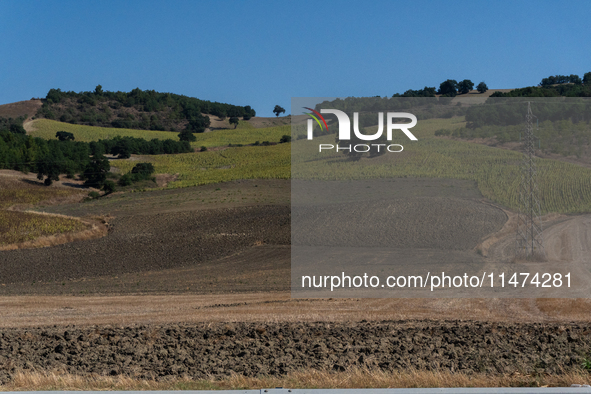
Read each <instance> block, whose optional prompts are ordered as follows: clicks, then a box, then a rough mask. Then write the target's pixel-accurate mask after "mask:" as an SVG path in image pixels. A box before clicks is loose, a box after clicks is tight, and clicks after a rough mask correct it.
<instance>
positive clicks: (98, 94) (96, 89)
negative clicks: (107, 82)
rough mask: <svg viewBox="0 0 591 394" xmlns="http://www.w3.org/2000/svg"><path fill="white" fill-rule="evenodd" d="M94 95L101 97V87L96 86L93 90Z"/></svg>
mask: <svg viewBox="0 0 591 394" xmlns="http://www.w3.org/2000/svg"><path fill="white" fill-rule="evenodd" d="M94 94H96V95H97V96H102V95H103V87H102V86H101V85H96V88H94Z"/></svg>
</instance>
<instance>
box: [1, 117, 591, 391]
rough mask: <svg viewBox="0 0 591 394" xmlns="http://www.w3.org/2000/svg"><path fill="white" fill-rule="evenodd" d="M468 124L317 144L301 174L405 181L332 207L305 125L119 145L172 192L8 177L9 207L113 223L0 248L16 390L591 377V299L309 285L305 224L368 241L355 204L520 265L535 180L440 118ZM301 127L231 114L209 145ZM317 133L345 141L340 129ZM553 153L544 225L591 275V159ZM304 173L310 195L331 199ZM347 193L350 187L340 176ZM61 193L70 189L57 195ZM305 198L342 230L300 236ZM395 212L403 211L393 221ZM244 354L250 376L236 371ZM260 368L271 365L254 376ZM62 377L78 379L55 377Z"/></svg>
mask: <svg viewBox="0 0 591 394" xmlns="http://www.w3.org/2000/svg"><path fill="white" fill-rule="evenodd" d="M38 122H42V123H35V124H42V125H50V126H51V127H54V126H55V123H57V122H54V123H50V121H46V120H43V121H38ZM463 124H464V123H463V119H462V118H452V119H446V120H427V121H422V122H421V127H420V128H418V129H417V131H416V132H417V136H418V138H419V142H420V144H416V145H413V143H405V145H404V146H405V151H404V155H396V154H393V155H384V156H381V157H377V158H371V159H368V158H362V159H361V160H359V161H358V162H356V165H355V166H351V165H350V162H349V161H347V160H346V158H345V157H344V155H341V154H338V155H337V154H334V155H330V154H329V155H328V159H326V158H324V159H323V160H324V161H323V162H322V163H321V162H320V161H314V159H316V158H315V157H314V156H312V155H310V156H305V155H301V156H298V157H299V158H300V159H301V160H302V161H301V162H298V163H296V164H298V166H297V168H296V170H295V171H294V174H293V175H294V176H295V178H296V183H295V184H296V185H297V179H304V180H309V179H322V180H337V179H341V178H340V177H342V176H343V175H344V176H345V177H347V178H348V179H353V180H360V179H367V180H370V181H371V180H372V179H377V178H389V179H390V180H391V181H392V185H391V186H392V187H391V188H390V189H388V190H387V191H384V192H383V195H377V196H374V197H375V199H374V200H372V201H366V202H365V203H364V204H365V205H363V204H359V201H346V200H343V201H339V204H340V205H338V206H335V207H332V208H330V209H329V211H330V212H328V215H327V212H326V211H323V212H316V211H309V210H298V208H297V207H295V209H294V210H293V212H292V209H291V208H292V207H291V205H290V203H291V197H292V194H291V192H292V190H291V186H292V183H291V182H290V180H289V178H290V177H291V175H292V173H291V171H292V166H291V164H292V163H291V161H290V153H291V152H292V149H293V151H294V152H298V149H299V147H298V146H299V145H298V141H294V142H293V143H292V144H277V145H271V146H244V147H230V148H226V149H218V150H213V149H211V150H209V151H207V152H195V153H191V154H179V155H166V156H165V155H163V156H133V157H132V158H131V159H129V160H112V166H113V167H114V168H115V169H116V170H118V171H119V172H121V173H125V172H129V171H130V170H131V168H132V167H133V165H134V164H135V163H136V162H138V161H141V162H144V161H145V162H151V163H153V164H154V166H155V168H156V172H157V174H160V175H161V176H164V174H167V175H166V176H170V179H171V182H170V183H169V184H168V186H167V187H168V188H167V189H163V190H150V191H143V192H125V193H114V194H112V195H110V196H107V197H104V198H100V199H98V200H94V201H89V202H85V203H80V202H78V200H79V198H80V194H81V191H82V193H86V192H88V190H86V189H81V188H80V185H79V182H77V181H76V182H75V181H72V183H71V184H67V183H69V182H68V181H66V180H65V179H64V180H63V181H62V182H61V183H59V184H58V185H57V186H58V187H50V188H46V187H42V186H40V185H38V184H37V183H36V181H35V180H34V179H33V178H34V175H33V174H29V175H27V176H24V175H23V176H21V177H19V176H16V177H15V176H12V177H10V179H8V178H9V177H4V178H2V177H0V182H5V185H8V184H11V185H13V186H11V187H4V188H2V189H0V196H2V197H1V198H0V201H4V202H2V204H3V205H2V207H3V208H8V207H9V206H13V205H14V204H15V202H18V203H20V204H28V205H29V207H28V208H29V209H33V210H34V212H35V213H27V214H26V215H37V216H35V217H36V218H38V217H41V216H39V215H38V213H46V214H51V215H63V216H60V217H59V218H61V217H67V218H74V219H64V220H74V221H76V222H77V223H81V222H80V221H83V222H85V223H91V222H92V221H98V222H99V223H100V224H101V225H103V228H104V230H105V231H104V233H102V234H101V236H100V237H99V238H94V239H87V240H76V241H74V242H69V243H64V244H60V245H55V246H51V247H46V248H37V249H18V250H8V251H0V266H1V267H2V275H1V276H0V296H1V297H0V307H1V308H2V319H1V321H0V327H3V336H2V338H1V339H0V369H1V370H2V371H4V372H1V375H0V380H1V381H5V382H6V381H10V382H11V383H10V384H12V385H17V386H7V387H19V386H18V384H19V383H18V382H29V383H23V384H24V386H20V387H31V384H32V383H30V382H33V381H34V380H35V379H38V380H37V384H36V386H35V387H46V386H43V384H44V383H42V382H50V381H51V379H54V386H50V387H54V388H55V387H72V386H67V383H65V382H70V383H71V384H73V385H74V386H76V385H82V386H84V385H86V386H84V387H105V386H100V385H101V384H107V385H108V384H111V386H108V387H114V386H113V385H116V384H117V383H116V382H114V381H112V382H111V383H108V382H107V383H105V382H106V381H105V380H104V379H107V375H109V376H111V375H112V376H113V377H112V379H115V378H116V377H119V378H120V379H131V380H130V381H128V382H127V383H122V384H127V386H126V387H127V388H130V387H140V386H141V384H139V383H138V380H139V379H148V380H149V383H146V384H148V385H152V386H150V387H161V386H157V385H158V384H160V383H156V382H155V381H152V380H150V379H156V380H162V379H163V378H164V376H168V377H170V378H171V379H173V380H174V379H176V383H175V384H179V385H182V383H180V382H183V381H184V382H189V383H187V384H193V385H194V386H185V387H201V388H207V387H238V386H239V385H240V384H243V385H244V386H248V385H250V386H253V385H257V384H264V382H271V381H273V382H275V381H277V380H273V379H294V378H293V377H294V376H295V377H296V378H295V379H296V381H297V382H298V383H296V385H299V386H305V387H310V386H309V385H310V384H312V383H310V382H314V381H315V380H314V379H318V375H314V374H326V375H324V378H325V379H334V380H338V379H345V375H343V373H347V374H349V378H347V379H352V378H351V376H353V377H355V376H356V377H357V378H356V379H358V380H359V382H361V381H364V379H365V382H366V384H365V385H368V384H371V385H375V387H382V386H380V385H384V384H386V385H392V384H396V383H393V382H395V381H398V382H403V381H405V379H409V376H413V375H412V374H423V375H421V378H420V379H423V380H421V382H423V383H422V385H428V384H436V385H445V384H444V383H441V382H442V381H441V376H443V375H442V374H448V375H445V379H448V380H447V381H448V382H451V381H454V382H456V383H455V384H452V385H468V386H470V385H471V384H472V383H470V382H471V379H474V380H473V382H485V383H480V384H481V385H487V384H499V383H498V382H501V381H503V379H513V380H512V382H519V381H521V382H522V384H528V385H535V384H540V382H542V381H543V382H570V383H585V382H584V381H573V380H568V379H580V376H585V375H581V372H582V367H581V364H582V363H583V361H584V359H585V358H588V357H589V356H590V355H589V354H590V352H591V331H590V330H588V324H589V322H590V321H591V317H590V316H591V313H589V312H591V301H588V300H587V299H576V300H564V299H527V298H526V299H514V300H510V299H497V298H488V299H470V298H467V299H410V300H409V299H359V298H349V299H291V298H290V293H289V290H290V283H291V277H290V274H291V272H290V252H291V243H292V241H293V242H296V243H301V244H307V245H316V244H319V245H326V244H331V243H332V244H334V245H337V246H342V245H348V246H351V245H355V243H356V242H359V243H362V244H364V245H365V244H367V242H368V241H369V239H364V238H363V236H364V235H363V234H362V235H361V236H357V237H355V236H354V235H353V234H350V233H347V232H346V231H345V230H344V229H343V228H342V226H340V223H342V222H340V220H344V219H342V218H346V215H340V214H342V213H343V212H345V213H346V212H349V213H351V212H357V213H360V214H365V213H367V212H369V211H375V212H376V215H377V216H372V215H367V214H365V216H363V219H360V220H361V222H360V223H359V224H360V225H367V223H373V224H374V225H375V226H376V228H378V229H379V230H380V232H381V233H383V234H388V236H387V237H386V236H384V237H382V238H377V239H373V238H372V240H373V242H376V245H375V246H385V245H387V246H392V245H391V244H390V240H391V239H395V240H396V242H397V245H396V246H398V247H399V248H400V249H404V250H406V251H407V252H406V253H407V254H406V255H405V256H406V257H408V258H411V257H413V256H414V257H413V258H414V259H415V260H416V261H419V260H421V259H430V261H439V262H444V263H446V264H447V263H449V262H455V263H458V262H460V263H462V262H463V263H465V264H467V265H466V266H470V267H477V268H480V267H483V266H484V267H488V266H489V264H493V263H498V262H501V263H503V264H507V266H510V265H511V261H510V256H509V255H508V251H509V250H510V249H511V247H512V245H513V243H514V242H515V241H514V240H515V236H514V234H515V233H514V231H515V230H514V228H513V227H512V226H513V225H514V215H515V211H514V209H513V208H515V205H516V200H515V199H516V187H517V186H516V184H515V182H514V181H513V178H512V177H514V176H515V171H516V169H515V168H516V163H517V162H518V161H519V155H518V154H517V153H516V152H511V151H507V150H502V149H495V148H492V147H487V146H482V145H476V144H471V143H469V142H462V141H453V140H449V139H439V138H435V137H434V131H435V130H437V129H439V128H442V127H447V128H453V127H461V126H462V125H463ZM61 125H64V124H59V126H60V127H61ZM442 125H443V126H442ZM29 126H30V124H29ZM44 127H45V126H44ZM47 127H48V128H49V126H47ZM55 127H57V126H55ZM75 127H78V128H79V127H82V126H75ZM95 129H98V128H93V129H92V130H91V129H90V128H86V127H84V130H85V131H84V132H87V131H88V133H90V134H88V135H87V137H84V136H83V135H84V134H82V131H80V133H81V134H79V135H77V139H78V137H79V138H80V140H83V139H84V138H92V139H98V138H103V136H102V134H101V133H102V131H101V130H95ZM72 130H73V129H72ZM105 130H108V131H109V132H113V131H121V129H105ZM286 130H287V132H286ZM56 131H57V130H56ZM64 131H68V130H67V129H64ZM251 131H252V133H251ZM288 131H289V129H286V128H285V127H283V126H277V127H273V129H236V130H226V131H215V132H211V133H205V134H202V135H199V136H198V137H203V139H202V140H199V141H198V142H197V145H198V146H201V145H206V144H208V143H210V144H211V145H209V146H211V147H227V146H228V145H229V144H230V143H232V144H248V143H254V142H256V141H259V140H260V142H262V141H264V140H270V141H276V140H278V138H280V134H281V135H283V134H289V132H288ZM29 132H31V129H30V128H29ZM76 132H79V131H76ZM105 132H106V131H105ZM123 132H125V130H123ZM139 132H140V133H144V131H139ZM257 132H260V133H263V134H257ZM33 133H34V131H33ZM51 133H53V134H54V135H55V132H54V131H53V130H52V131H51ZM92 133H94V134H92ZM160 133H165V134H167V135H168V134H169V133H168V132H160ZM223 133H226V134H223ZM265 133H267V134H265ZM170 134H171V135H175V134H174V133H170ZM263 135H267V136H270V135H273V136H275V137H278V138H276V139H275V140H273V139H272V138H271V137H268V139H265V138H263ZM275 137H274V138H275ZM240 138H246V139H244V140H240ZM318 140H319V142H322V141H326V142H327V143H330V142H333V141H334V136H326V137H320V138H318ZM229 141H233V142H229ZM236 141H243V142H236ZM245 141H249V142H245ZM300 142H303V141H300ZM206 146H207V145H206ZM320 165H324V166H325V167H323V171H324V170H326V168H328V169H329V170H330V171H328V176H326V172H325V174H323V175H322V176H316V175H315V174H317V169H318V168H320V167H319V166H320ZM539 166H540V168H541V169H542V173H543V177H544V178H543V180H542V181H541V193H542V198H543V201H544V207H545V211H546V212H553V213H554V214H552V215H546V216H545V223H544V236H545V240H546V247H547V251H548V255H549V259H550V260H551V263H552V264H560V265H561V266H564V267H570V268H572V270H573V272H575V273H577V276H578V277H581V278H584V277H585V275H587V274H588V271H589V268H591V267H590V264H591V263H590V261H589V259H588V257H587V256H589V255H590V254H591V231H589V228H590V227H591V216H590V215H588V214H586V213H588V212H589V211H591V184H590V182H591V181H590V179H591V176H590V175H591V173H589V171H590V170H589V169H586V168H583V167H580V166H576V165H572V164H568V163H558V162H555V161H551V160H540V161H539ZM12 175H14V174H12ZM21 178H26V179H24V180H23V179H21ZM14 185H16V186H14ZM300 186H301V185H299V186H298V190H299V192H300V193H303V197H302V196H299V198H300V201H302V198H304V199H305V197H306V196H307V197H308V198H313V197H314V196H313V194H312V193H306V190H305V188H302V187H300ZM2 193H4V194H2ZM378 194H379V193H378ZM334 195H335V196H336V197H339V196H340V194H339V192H338V190H337V191H334ZM343 198H344V197H343ZM64 199H71V200H69V201H65V200H64ZM75 199H77V200H75ZM44 200H49V201H51V200H53V201H54V202H56V203H59V204H45V205H41V204H40V203H41V202H42V201H44ZM30 205H35V206H34V207H30ZM382 206H387V207H388V209H382V208H380V207H382ZM16 208H18V209H23V208H24V206H21V207H16ZM380 209H381V210H380ZM331 210H332V211H331ZM1 212H2V211H0V214H1ZM6 212H7V215H8V214H10V215H13V214H17V215H20V214H24V213H22V212H21V211H6ZM574 213H577V215H575V214H574ZM292 214H293V215H301V216H299V218H300V219H301V218H304V220H308V221H309V222H310V225H315V226H319V229H320V230H321V231H319V233H322V234H323V236H322V237H317V238H310V237H308V238H306V237H305V236H303V237H300V238H296V239H294V240H292V238H291V221H292ZM567 214H568V215H567ZM323 215H325V216H323ZM380 215H382V216H383V215H386V216H387V217H388V218H389V219H390V220H391V221H380V219H379V216H380ZM358 216H361V215H358ZM43 217H44V218H45V217H47V218H54V219H55V218H58V216H43ZM294 217H296V216H294ZM323 217H324V218H326V220H324V219H322V220H320V219H319V218H323ZM52 220H53V219H52ZM13 222H14V220H13ZM0 223H1V216H0ZM324 230H325V231H324ZM25 232H27V231H25ZM454 259H455V260H454ZM463 267H464V266H463ZM534 268H535V267H534ZM384 320H387V321H384ZM460 320H465V321H460ZM466 320H467V321H466ZM54 325H55V326H57V327H53V328H50V327H51V326H54ZM73 325H75V326H76V327H72V326H73ZM66 326H67V327H66ZM271 355H272V356H273V357H271ZM15 360H16V361H15ZM28 370H35V371H33V373H30V372H29V371H28ZM38 371H41V372H38ZM231 371H233V372H235V373H237V374H239V375H241V377H240V378H237V377H236V376H234V377H232V376H228V373H231ZM342 371H345V372H342ZM52 373H55V374H56V375H51V374H52ZM339 373H342V374H341V375H338V374H339ZM397 373H399V374H402V375H396V374H397ZM451 373H453V375H452V374H451ZM35 374H37V375H35ZM259 374H268V375H269V376H271V377H266V378H265V377H263V378H261V379H268V380H266V381H264V380H259V381H257V382H258V383H255V381H254V380H252V381H250V383H246V382H247V379H256V376H257V375H259ZM298 374H300V375H298ZM331 374H337V375H331ZM379 374H385V375H379ZM404 374H406V375H404ZM429 374H439V375H436V376H435V375H429ZM52 376H53V378H52ZM60 376H62V377H64V379H65V380H62V381H61V382H62V383H59V382H57V381H56V380H55V379H57V380H59V379H60ZM73 376H77V378H74V377H73ZM338 376H340V378H339V377H338ZM372 376H373V378H372ZM376 376H378V377H377V378H376ZM396 376H398V377H397V378H396ZM417 376H419V375H414V378H415V379H418V378H417ZM540 376H543V377H544V379H547V380H545V381H544V380H542V378H538V377H540ZM565 376H569V377H570V378H568V379H567V380H564V379H565ZM555 377H557V378H555ZM481 378H483V379H485V380H478V379H481ZM19 379H20V380H19ZM76 379H81V380H78V381H76ZM92 379H97V380H95V383H92ZM101 379H103V380H101ZM195 379H197V380H199V379H201V380H199V381H198V382H197V383H195ZM232 379H235V380H232ZM240 379H242V380H240ZM297 379H299V380H297ZM306 379H307V380H306ZM372 379H373V380H372ZM396 379H398V380H396ZM437 379H439V380H437ZM453 379H456V380H453ZM457 379H460V380H461V379H464V380H463V382H464V383H457V382H459V381H460V380H457ZM486 379H488V380H486ZM520 379H521V380H520ZM552 379H554V380H552ZM561 379H562V380H561ZM73 381H74V383H72V382H73ZM342 381H343V382H345V381H347V380H342ZM506 381H507V380H506ZM75 382H78V383H75ZM97 382H98V383H97ZM101 382H102V383H101ZM120 382H122V381H120ZM240 382H242V383H240ZM261 382H263V383H261ZM305 382H308V383H307V384H308V386H307V385H306V383H305ZM348 382H349V383H347V384H350V385H352V386H353V385H355V383H352V382H351V381H350V380H349V381H348ZM367 382H370V383H367ZM386 382H390V383H386ZM425 382H431V383H425ZM486 382H488V383H486ZM492 382H495V383H492ZM27 384H28V385H29V386H27ZM340 384H341V385H343V384H344V383H340ZM358 384H360V383H358ZM399 384H403V383H399ZM474 384H476V383H474ZM60 385H61V386H60ZM195 385H198V386H195ZM199 385H200V386H199ZM207 385H210V386H207ZM338 385H339V383H335V386H338ZM244 386H241V387H244ZM76 387H80V386H76ZM167 387H170V386H167ZM174 387H180V386H174ZM341 387H342V386H341Z"/></svg>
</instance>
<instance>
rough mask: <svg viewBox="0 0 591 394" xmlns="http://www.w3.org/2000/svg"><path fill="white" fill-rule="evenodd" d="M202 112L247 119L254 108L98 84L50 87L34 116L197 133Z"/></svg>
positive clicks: (205, 122) (206, 122) (204, 120)
mask: <svg viewBox="0 0 591 394" xmlns="http://www.w3.org/2000/svg"><path fill="white" fill-rule="evenodd" d="M204 114H211V115H214V116H217V117H218V118H220V119H221V120H224V119H225V118H227V117H228V118H231V117H236V118H243V119H245V120H248V119H250V118H252V117H253V116H255V115H256V112H255V111H254V109H252V108H251V107H250V106H248V105H247V106H237V105H232V104H226V103H218V102H212V101H207V100H200V99H197V98H194V97H187V96H183V95H178V94H173V93H160V92H156V91H154V90H145V91H142V90H141V89H139V88H136V89H133V90H132V91H130V92H109V91H103V90H102V87H101V86H100V85H98V86H97V87H96V88H95V90H94V91H92V92H80V93H76V92H63V91H61V90H60V89H51V90H50V91H49V92H48V93H47V96H46V98H45V101H44V102H43V105H42V106H41V108H40V109H39V110H38V112H37V117H42V118H46V119H55V120H60V121H62V122H68V123H73V124H83V125H89V126H101V127H116V128H129V129H142V130H160V131H182V130H188V131H191V132H195V133H200V132H203V131H205V129H207V128H208V127H209V126H210V123H211V122H210V118H209V117H208V116H206V115H204Z"/></svg>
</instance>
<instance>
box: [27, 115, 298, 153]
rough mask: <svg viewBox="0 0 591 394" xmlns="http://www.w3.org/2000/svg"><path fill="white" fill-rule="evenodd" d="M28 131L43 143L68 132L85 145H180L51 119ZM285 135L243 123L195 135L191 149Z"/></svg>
mask: <svg viewBox="0 0 591 394" xmlns="http://www.w3.org/2000/svg"><path fill="white" fill-rule="evenodd" d="M28 127H29V128H30V130H32V131H30V132H29V134H30V135H32V136H34V137H41V138H44V139H55V138H56V137H55V133H56V132H58V131H67V132H70V133H73V134H74V137H75V138H76V141H84V142H90V141H98V140H99V139H107V138H114V137H116V136H121V137H135V138H144V139H146V140H151V139H153V138H157V139H163V140H164V139H172V140H175V141H178V133H175V132H171V131H156V130H133V129H117V128H111V127H95V126H80V125H74V124H70V123H62V122H57V121H55V120H49V119H37V120H35V121H33V122H31V123H30V124H29V126H28ZM284 134H290V126H278V127H268V128H262V129H256V128H253V127H252V126H251V125H250V124H249V123H246V122H241V125H239V127H238V128H236V129H228V130H217V131H213V132H210V133H201V134H195V137H197V141H195V142H193V143H191V145H192V146H193V147H201V146H206V147H207V148H213V147H217V146H227V145H229V144H234V145H238V144H242V145H247V144H252V143H255V142H256V141H259V142H263V141H270V142H278V141H279V140H280V139H281V136H283V135H284Z"/></svg>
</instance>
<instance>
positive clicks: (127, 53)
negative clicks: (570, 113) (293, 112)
mask: <svg viewBox="0 0 591 394" xmlns="http://www.w3.org/2000/svg"><path fill="white" fill-rule="evenodd" d="M590 11H591V2H589V1H574V0H570V1H567V2H563V1H561V2H559V1H474V0H470V1H373V2H361V1H339V2H328V1H327V2H324V1H280V2H277V1H259V2H247V1H196V0H194V1H147V0H145V1H130V0H126V1H108V0H101V1H93V2H90V1H47V2H40V1H23V0H19V1H13V0H0V37H2V40H1V41H0V54H1V59H0V78H1V79H0V104H4V103H9V102H14V101H20V100H27V99H30V98H31V97H44V96H45V95H46V94H47V91H48V90H49V89H51V88H61V89H62V90H74V91H86V90H93V89H94V87H95V86H96V85H97V84H101V85H102V86H103V89H104V90H113V91H117V90H121V91H129V90H131V89H133V88H136V87H139V88H140V89H153V90H156V91H160V92H173V93H178V94H184V95H187V96H193V97H198V98H201V99H206V100H212V101H219V102H227V103H231V104H236V105H251V106H252V107H253V108H255V110H256V111H257V114H258V115H260V116H273V114H272V109H273V107H274V106H275V104H279V105H281V106H283V107H285V108H286V109H288V113H289V107H290V101H291V97H292V96H296V97H299V96H305V97H313V96H339V97H343V96H375V95H380V96H391V95H392V94H393V93H397V92H400V93H402V92H404V91H405V90H407V89H420V88H422V87H424V86H437V87H438V86H439V83H441V82H442V81H444V80H446V79H448V78H451V79H456V80H462V79H465V78H467V79H471V80H472V81H473V82H475V83H478V82H480V81H485V82H486V83H487V84H488V86H489V87H490V88H512V87H523V86H531V85H536V84H537V83H539V82H540V80H541V79H542V78H544V77H547V76H549V75H555V74H579V75H580V76H582V75H583V74H584V73H585V72H588V71H591V48H590V45H589V41H588V40H589V32H590V29H589V25H588V23H589V19H588V17H589V15H590V13H591V12H590Z"/></svg>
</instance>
